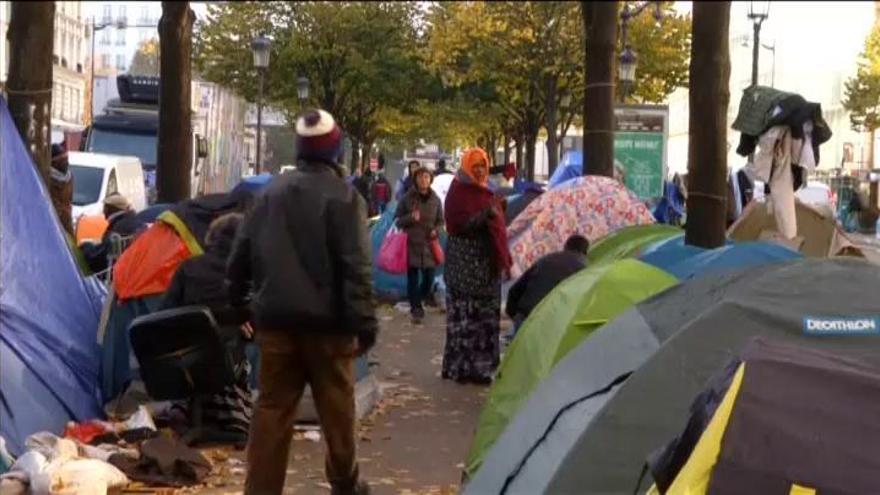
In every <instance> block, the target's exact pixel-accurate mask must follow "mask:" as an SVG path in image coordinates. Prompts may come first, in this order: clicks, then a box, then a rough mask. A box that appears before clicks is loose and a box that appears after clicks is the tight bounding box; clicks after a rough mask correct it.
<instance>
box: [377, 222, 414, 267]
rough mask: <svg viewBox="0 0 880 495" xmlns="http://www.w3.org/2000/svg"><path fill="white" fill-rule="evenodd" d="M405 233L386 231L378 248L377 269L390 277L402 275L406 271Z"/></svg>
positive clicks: (394, 230) (395, 230)
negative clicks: (390, 275)
mask: <svg viewBox="0 0 880 495" xmlns="http://www.w3.org/2000/svg"><path fill="white" fill-rule="evenodd" d="M406 244H407V237H406V232H401V231H400V230H397V229H392V230H390V231H388V234H386V235H385V239H384V240H383V241H382V246H381V247H380V248H379V260H378V261H379V268H380V269H381V270H383V271H386V272H388V273H390V274H392V275H402V274H404V273H406V269H407V246H406Z"/></svg>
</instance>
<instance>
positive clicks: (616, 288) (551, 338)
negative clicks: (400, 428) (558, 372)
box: [465, 259, 678, 475]
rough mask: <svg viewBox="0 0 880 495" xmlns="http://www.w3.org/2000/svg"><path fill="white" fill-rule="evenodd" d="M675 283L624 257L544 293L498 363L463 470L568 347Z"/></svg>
mask: <svg viewBox="0 0 880 495" xmlns="http://www.w3.org/2000/svg"><path fill="white" fill-rule="evenodd" d="M677 282H678V281H677V279H676V278H675V277H673V276H671V275H669V274H667V273H666V272H664V271H662V270H660V269H658V268H654V267H652V266H650V265H647V264H645V263H642V262H641V261H637V260H631V259H627V260H620V261H616V262H613V263H605V264H596V265H593V266H590V267H588V268H586V269H584V270H582V271H581V272H579V273H577V274H576V275H573V276H572V277H570V278H568V279H567V280H566V281H564V282H563V283H562V284H560V285H559V286H558V287H556V289H554V290H553V292H551V293H550V294H548V295H547V297H545V298H544V300H543V301H541V303H540V304H539V305H538V307H536V308H535V310H534V311H533V312H532V314H531V315H530V316H529V318H528V319H527V320H526V321H525V322H524V323H523V325H522V327H521V328H520V330H519V332H517V335H516V338H515V339H514V340H513V343H512V344H511V345H510V347H509V348H508V350H507V354H506V356H505V357H504V360H503V361H502V363H501V367H500V368H499V371H498V376H497V379H496V381H495V383H494V384H493V385H492V388H491V389H490V391H489V397H488V400H487V402H486V406H485V407H484V408H483V412H482V413H481V414H480V419H479V422H478V425H477V433H476V436H475V438H474V443H473V445H472V447H471V451H470V453H469V454H468V457H467V462H466V468H465V469H466V471H467V473H468V474H469V475H470V474H473V473H474V472H476V470H477V469H478V468H479V467H480V463H481V462H482V460H483V456H484V455H485V454H486V451H487V450H488V449H489V448H490V447H491V446H492V445H493V444H494V443H495V440H496V439H497V438H498V436H499V435H500V434H501V433H502V432H503V431H504V428H505V426H506V425H507V423H508V421H510V420H511V419H512V418H513V417H514V415H515V414H516V413H517V411H518V410H519V409H520V406H522V405H523V404H524V403H525V401H526V399H528V397H529V394H530V393H531V391H532V390H533V389H534V388H535V387H536V386H537V385H538V383H540V382H541V380H543V379H544V377H546V376H548V375H549V374H550V372H551V371H552V370H553V367H554V366H555V365H556V363H558V362H559V361H560V360H562V358H564V357H565V356H566V354H568V352H569V351H571V350H572V349H574V348H575V347H577V345H578V344H579V343H580V342H581V341H582V340H583V339H584V338H586V337H587V336H589V335H590V334H592V333H593V331H595V330H596V329H597V328H599V327H601V326H602V325H604V324H605V323H606V322H608V321H610V320H612V319H614V318H616V317H617V315H619V314H621V313H623V312H624V311H626V310H627V309H628V308H630V307H631V306H633V305H634V304H636V303H638V302H640V301H642V300H644V299H646V298H648V297H650V296H652V295H654V294H657V293H659V292H661V291H663V290H664V289H667V288H669V287H671V286H673V285H675V284H676V283H677Z"/></svg>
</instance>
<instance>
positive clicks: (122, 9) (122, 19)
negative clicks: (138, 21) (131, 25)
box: [116, 5, 128, 24]
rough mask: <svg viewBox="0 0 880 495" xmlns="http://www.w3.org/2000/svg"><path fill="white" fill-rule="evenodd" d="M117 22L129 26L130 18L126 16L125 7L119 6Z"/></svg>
mask: <svg viewBox="0 0 880 495" xmlns="http://www.w3.org/2000/svg"><path fill="white" fill-rule="evenodd" d="M116 20H117V21H118V22H121V23H123V24H128V18H127V17H126V15H125V5H120V6H119V15H118V16H116Z"/></svg>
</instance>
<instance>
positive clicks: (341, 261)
mask: <svg viewBox="0 0 880 495" xmlns="http://www.w3.org/2000/svg"><path fill="white" fill-rule="evenodd" d="M296 135H297V146H296V149H297V160H298V166H297V170H296V171H294V172H291V173H288V174H284V175H280V176H276V177H273V179H272V181H271V182H270V183H269V185H268V186H267V187H266V189H264V191H263V193H262V194H260V195H259V196H258V197H257V199H256V200H255V202H254V205H253V208H252V209H251V211H250V212H249V213H248V215H247V217H246V218H245V221H244V224H243V225H242V226H241V228H239V230H238V236H237V237H236V239H235V242H234V244H233V247H232V254H231V255H230V259H229V265H228V266H227V272H226V274H227V279H228V281H227V283H228V287H229V294H230V301H231V303H232V304H233V306H236V307H241V306H245V305H247V304H250V308H251V317H252V319H251V321H252V323H253V324H254V332H255V337H256V340H257V344H258V346H259V348H260V371H259V390H260V394H259V397H258V399H257V408H256V411H255V412H254V417H253V420H252V421H251V431H250V438H249V444H248V449H247V462H248V473H247V481H246V483H245V490H244V491H245V493H246V494H249V495H267V494H272V495H278V494H281V492H282V490H283V489H284V479H285V477H286V475H287V463H288V459H289V452H290V443H291V440H292V436H293V425H294V422H295V420H296V410H297V406H298V405H299V401H300V399H301V398H302V395H303V390H304V389H305V386H306V385H309V387H310V389H311V391H312V395H313V396H314V399H315V406H316V409H317V411H318V416H319V418H320V422H321V429H322V431H323V433H324V438H325V439H326V442H327V458H326V463H325V466H326V473H327V481H328V482H329V483H330V487H331V494H332V495H364V494H368V493H369V491H370V490H369V486H368V485H367V484H366V483H364V482H362V481H360V479H359V478H360V476H359V469H358V464H357V452H356V446H357V443H356V441H355V399H354V381H355V378H354V360H355V358H356V357H357V356H360V355H363V354H365V353H366V352H367V351H368V350H369V349H370V348H371V347H372V346H373V345H374V344H375V342H376V334H377V332H378V327H379V325H378V320H377V319H376V308H375V302H374V300H373V287H372V283H371V265H372V264H371V258H370V247H369V246H370V243H369V236H368V233H367V216H366V204H364V199H363V198H362V197H361V196H360V195H359V194H358V193H357V192H356V191H355V190H354V189H353V188H351V187H349V186H348V185H347V184H346V183H345V181H344V180H343V178H342V171H341V170H340V169H339V167H338V166H337V164H338V162H339V158H340V157H341V155H342V129H340V127H339V126H338V125H337V124H336V121H335V120H334V119H333V116H332V115H330V114H329V113H327V112H325V111H324V110H309V111H306V112H305V113H304V114H303V115H302V116H301V117H300V118H299V120H297V122H296ZM251 298H252V300H251Z"/></svg>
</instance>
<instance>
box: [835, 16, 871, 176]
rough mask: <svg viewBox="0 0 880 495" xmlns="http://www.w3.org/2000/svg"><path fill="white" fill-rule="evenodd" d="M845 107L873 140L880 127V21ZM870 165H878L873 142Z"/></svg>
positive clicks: (855, 127) (855, 126)
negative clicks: (875, 162)
mask: <svg viewBox="0 0 880 495" xmlns="http://www.w3.org/2000/svg"><path fill="white" fill-rule="evenodd" d="M845 87H846V93H845V96H844V100H843V107H844V108H846V109H847V110H848V111H849V112H850V121H851V123H852V127H853V130H856V131H860V132H868V133H869V134H870V140H869V142H870V143H873V142H874V134H875V132H876V130H877V129H878V128H880V24H875V25H874V28H873V29H872V30H871V33H870V34H869V35H868V38H867V39H866V40H865V50H864V51H863V52H862V54H861V56H860V60H859V64H858V69H857V71H856V75H855V77H853V78H852V79H850V80H848V81H847V82H846V84H845ZM868 149H869V153H870V155H869V156H870V157H869V159H868V161H869V166H870V167H873V166H874V157H873V146H869V147H868Z"/></svg>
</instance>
